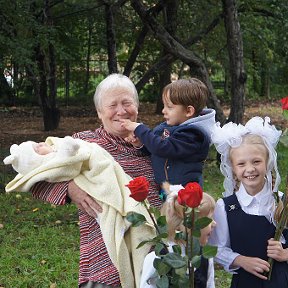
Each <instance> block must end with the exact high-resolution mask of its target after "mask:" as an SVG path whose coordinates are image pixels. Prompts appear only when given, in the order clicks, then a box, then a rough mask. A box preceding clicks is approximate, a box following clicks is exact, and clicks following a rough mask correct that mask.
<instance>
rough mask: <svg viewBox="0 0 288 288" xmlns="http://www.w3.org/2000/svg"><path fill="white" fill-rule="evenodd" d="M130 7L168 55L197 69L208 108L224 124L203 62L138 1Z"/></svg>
mask: <svg viewBox="0 0 288 288" xmlns="http://www.w3.org/2000/svg"><path fill="white" fill-rule="evenodd" d="M131 5H132V7H133V8H134V9H135V11H136V12H137V13H138V15H139V16H140V18H141V19H142V21H143V23H144V24H145V25H146V26H148V27H149V29H151V31H153V33H154V35H155V37H156V38H157V39H158V40H159V42H160V43H161V44H162V46H163V47H164V48H165V49H166V50H167V51H168V52H169V53H171V54H172V55H173V56H175V57H177V58H179V59H180V60H181V61H183V62H184V63H186V64H187V65H188V66H189V67H190V69H191V68H192V69H191V70H193V69H197V74H198V75H201V78H202V80H203V81H204V83H206V85H207V87H208V89H209V91H210V97H209V104H210V105H209V106H210V107H213V108H215V110H216V113H217V118H218V120H219V121H221V122H224V120H225V117H224V114H223V111H222V108H221V107H220V105H219V102H218V99H217V97H216V95H215V94H214V92H213V85H212V83H211V81H210V79H209V73H208V71H207V69H206V67H205V65H204V63H203V61H202V60H201V59H200V58H199V57H197V55H195V53H194V52H193V51H191V50H188V49H187V48H185V47H184V46H183V45H182V44H181V43H179V42H178V41H177V40H176V39H175V38H173V37H172V36H171V35H170V34H169V33H168V31H167V30H166V29H165V28H164V27H163V26H162V25H161V24H160V23H159V22H157V20H156V19H155V17H153V16H152V15H151V14H150V13H147V11H148V9H147V8H146V7H145V6H144V5H143V3H142V2H141V1H140V0H132V1H131Z"/></svg>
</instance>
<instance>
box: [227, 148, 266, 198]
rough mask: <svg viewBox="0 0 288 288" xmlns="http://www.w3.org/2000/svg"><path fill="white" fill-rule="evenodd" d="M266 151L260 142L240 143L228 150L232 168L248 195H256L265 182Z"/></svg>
mask: <svg viewBox="0 0 288 288" xmlns="http://www.w3.org/2000/svg"><path fill="white" fill-rule="evenodd" d="M267 157H268V156H267V151H266V149H265V147H264V146H263V145H260V144H242V145H240V146H239V147H237V148H232V149H231V151H230V160H231V163H232V170H233V173H234V175H235V176H236V178H237V179H238V180H239V181H240V182H241V183H242V184H243V186H244V187H245V189H246V191H247V193H248V194H250V195H252V196H253V195H256V194H257V193H258V192H260V191H261V190H262V189H263V187H264V184H265V176H266V173H267Z"/></svg>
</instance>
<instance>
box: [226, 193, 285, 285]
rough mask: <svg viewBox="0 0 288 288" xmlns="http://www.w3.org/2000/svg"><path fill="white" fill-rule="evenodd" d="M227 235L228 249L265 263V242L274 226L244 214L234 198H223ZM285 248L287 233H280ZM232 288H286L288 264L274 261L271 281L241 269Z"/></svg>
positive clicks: (257, 217)
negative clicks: (284, 242) (228, 240)
mask: <svg viewBox="0 0 288 288" xmlns="http://www.w3.org/2000/svg"><path fill="white" fill-rule="evenodd" d="M223 201H224V203H225V210H226V213H227V221H228V227H229V233H230V243H231V249H232V250H233V251H234V252H237V253H239V254H241V255H243V256H250V257H259V258H262V259H264V260H266V261H267V260H268V257H267V243H268V242H267V241H268V239H270V238H273V236H274V233H275V226H274V225H273V224H272V223H270V222H269V221H268V219H267V218H266V217H265V216H258V215H251V214H247V213H245V212H244V211H243V210H242V209H241V206H240V204H239V202H238V199H237V197H236V195H235V194H233V195H231V196H229V197H226V198H223ZM283 235H284V237H285V239H286V244H285V245H283V247H284V248H287V247H288V246H287V242H288V241H287V239H288V233H287V230H285V231H284V232H283ZM231 288H288V264H287V262H286V261H285V262H277V261H274V265H273V270H272V276H271V280H262V279H260V278H258V277H256V276H254V275H253V274H251V273H248V272H246V271H245V270H244V269H242V268H240V269H238V270H237V274H233V277H232V283H231Z"/></svg>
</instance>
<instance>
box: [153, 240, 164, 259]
mask: <svg viewBox="0 0 288 288" xmlns="http://www.w3.org/2000/svg"><path fill="white" fill-rule="evenodd" d="M165 247H166V245H165V244H164V243H162V242H160V243H157V244H156V246H155V249H154V252H155V254H156V256H159V257H160V256H161V255H162V254H163V253H162V252H163V249H165Z"/></svg>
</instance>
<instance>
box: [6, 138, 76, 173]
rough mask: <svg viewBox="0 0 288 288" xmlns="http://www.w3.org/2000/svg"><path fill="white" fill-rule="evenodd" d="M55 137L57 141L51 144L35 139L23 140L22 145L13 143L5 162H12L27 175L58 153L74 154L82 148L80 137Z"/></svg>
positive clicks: (14, 167)
mask: <svg viewBox="0 0 288 288" xmlns="http://www.w3.org/2000/svg"><path fill="white" fill-rule="evenodd" d="M55 139H57V141H56V142H55V143H50V145H49V144H48V143H45V142H39V143H37V142H34V141H26V142H22V143H21V144H20V145H17V144H13V145H12V146H11V147H10V155H9V156H7V157H6V158H5V159H4V160H3V162H4V164H6V165H8V164H11V165H12V167H13V169H14V170H15V171H16V172H18V173H20V174H22V175H26V174H27V173H29V172H31V171H32V170H34V169H36V168H38V167H40V166H41V165H42V164H44V163H47V162H48V161H50V160H51V159H53V158H54V157H55V156H56V155H58V156H60V155H61V157H69V156H74V155H76V153H77V152H78V150H79V148H80V143H79V139H73V138H72V137H70V136H66V137H64V138H55ZM80 141H81V140H80Z"/></svg>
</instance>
